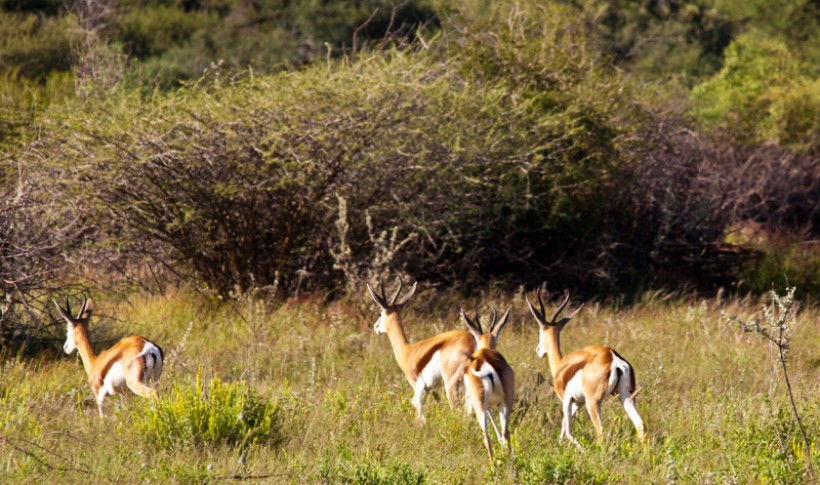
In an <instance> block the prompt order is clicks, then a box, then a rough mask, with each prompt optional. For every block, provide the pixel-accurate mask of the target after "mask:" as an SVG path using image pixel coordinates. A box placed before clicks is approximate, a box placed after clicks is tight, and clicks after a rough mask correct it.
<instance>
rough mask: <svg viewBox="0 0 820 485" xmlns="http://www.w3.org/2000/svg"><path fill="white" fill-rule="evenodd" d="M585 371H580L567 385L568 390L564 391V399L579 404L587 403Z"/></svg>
mask: <svg viewBox="0 0 820 485" xmlns="http://www.w3.org/2000/svg"><path fill="white" fill-rule="evenodd" d="M583 373H584V371H583V369H581V370H579V371H578V372H576V373H575V375H574V376H572V379H570V380H569V382H568V383H567V388H566V390H564V399H565V400H566V399H571V400H573V401H575V402H577V403H582V402H584V401H586V399H585V398H584V383H583V379H584V378H583Z"/></svg>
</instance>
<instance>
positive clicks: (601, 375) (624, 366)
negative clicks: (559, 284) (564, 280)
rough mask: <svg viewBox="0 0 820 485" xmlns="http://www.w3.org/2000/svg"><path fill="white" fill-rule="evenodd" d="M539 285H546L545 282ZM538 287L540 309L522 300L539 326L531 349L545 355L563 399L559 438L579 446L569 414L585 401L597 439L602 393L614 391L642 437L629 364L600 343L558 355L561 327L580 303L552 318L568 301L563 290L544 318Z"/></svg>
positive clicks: (599, 430)
mask: <svg viewBox="0 0 820 485" xmlns="http://www.w3.org/2000/svg"><path fill="white" fill-rule="evenodd" d="M541 288H546V283H545V284H544V285H542V287H541ZM541 288H539V289H538V290H536V293H535V294H536V295H537V296H538V305H539V306H540V309H541V310H540V311H538V310H536V309H535V307H534V306H533V305H532V303H530V300H529V299H528V298H527V299H526V300H527V305H528V306H529V307H530V312H532V316H534V317H535V320H536V321H537V322H538V326H539V331H538V347H537V348H536V350H535V351H536V353H537V354H538V357H541V358H543V357H544V356H545V355H546V356H547V358H548V361H549V366H550V372H551V373H552V383H553V388H554V389H555V393H556V394H557V395H558V397H559V398H560V399H561V401H562V403H563V410H564V419H563V421H562V424H561V437H560V439H563V438H564V435H566V436H567V438H569V440H570V441H572V442H573V443H574V444H575V446H577V447H579V448H580V447H581V445H580V444H579V443H578V441H577V440H576V439H575V438H574V437H573V436H572V430H571V427H572V418H573V417H574V416H575V412H576V411H577V410H578V406H580V405H581V404H583V403H586V406H587V412H588V413H589V417H590V419H592V425H593V426H595V432H596V433H597V435H598V438H599V439H600V438H601V436H602V432H601V417H600V410H599V406H600V404H601V401H603V400H604V398H605V397H606V396H608V395H610V394H614V393H615V392H616V391H617V392H618V395H619V396H620V398H621V404H623V406H624V410H625V411H626V415H627V416H628V417H629V419H630V420H631V421H632V424H634V425H635V429H636V430H637V431H638V438H640V439H641V440H643V438H644V434H645V431H644V425H643V421H642V420H641V417H640V415H639V414H638V410H637V408H636V407H635V400H634V396H635V394H637V392H636V390H635V372H634V371H633V370H632V366H631V365H630V364H629V362H627V361H626V359H624V358H623V357H621V355H620V354H618V353H617V352H615V350H613V349H612V348H610V347H605V346H603V345H590V346H589V347H584V348H582V349H579V350H576V351H574V352H572V353H570V354H569V355H567V356H562V354H561V345H560V336H561V330H563V328H564V326H565V325H566V324H567V323H568V322H569V321H570V319H572V317H574V316H575V315H576V314H577V313H578V312H579V311H581V308H583V307H584V305H583V304H581V306H579V307H578V308H576V309H575V311H574V312H572V314H571V315H570V316H568V317H564V318H562V319H561V320H558V321H556V319H557V318H558V315H559V314H560V313H561V311H562V310H563V309H564V307H565V306H566V305H567V302H568V301H569V291H566V292H565V296H564V299H563V301H562V302H561V304H560V305H559V306H558V310H556V311H555V314H553V315H552V319H551V320H550V321H547V320H546V319H545V318H544V302H543V300H542V299H541V291H540V290H541Z"/></svg>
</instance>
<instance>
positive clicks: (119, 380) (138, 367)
mask: <svg viewBox="0 0 820 485" xmlns="http://www.w3.org/2000/svg"><path fill="white" fill-rule="evenodd" d="M52 301H53V300H52ZM65 304H66V307H65V308H62V307H61V306H60V305H59V304H57V302H56V301H55V302H54V306H56V307H57V311H58V312H59V313H60V316H62V317H63V318H64V319H65V321H66V322H67V323H68V331H67V332H66V340H65V344H63V350H64V351H65V353H66V354H69V355H70V354H71V353H73V352H74V350H78V351H79V352H80V358H81V359H82V361H83V367H85V372H86V374H88V383H89V384H91V389H92V390H93V391H94V396H95V397H96V399H97V408H98V409H99V411H100V417H105V415H104V414H103V407H102V406H103V401H104V400H105V396H106V395H108V394H112V395H113V394H114V393H115V391H116V390H118V389H121V388H122V387H123V386H127V387H128V388H129V389H131V391H133V392H134V394H137V395H139V396H143V397H151V398H154V399H156V398H157V397H158V395H157V391H156V390H155V389H153V388H152V387H149V383H154V384H156V383H158V382H159V376H160V374H162V360H163V358H164V354H163V352H162V349H161V348H159V346H158V345H157V344H155V343H153V342H151V341H149V340H148V339H146V338H144V337H139V336H136V335H135V336H131V337H125V338H124V339H122V340H120V341H119V342H117V343H116V344H114V346H113V347H111V348H110V349H108V350H104V351H102V352H101V353H100V354H99V355H95V354H94V350H93V349H92V348H91V342H89V340H88V328H87V327H88V321H89V319H90V318H91V313H92V301H91V300H90V299H88V298H83V304H82V307H80V311H79V312H77V316H76V317H74V316H72V315H71V305H70V304H69V302H68V297H66V300H65Z"/></svg>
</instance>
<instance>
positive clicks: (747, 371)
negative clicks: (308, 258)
mask: <svg viewBox="0 0 820 485" xmlns="http://www.w3.org/2000/svg"><path fill="white" fill-rule="evenodd" d="M425 296H426V295H425V294H424V293H423V292H422V293H420V294H419V295H416V297H415V298H414V301H411V304H410V306H409V307H408V311H407V312H406V313H407V315H406V316H405V326H406V328H407V333H408V337H409V338H410V340H411V341H414V340H417V339H420V338H423V337H426V336H429V335H432V334H433V333H435V332H437V331H442V330H446V329H450V328H458V326H459V323H458V320H457V313H456V311H457V310H455V308H456V306H455V305H457V304H458V301H457V300H454V299H450V298H449V297H447V298H441V299H440V300H439V303H437V304H431V303H429V302H428V301H425ZM416 300H418V301H416ZM487 301H489V302H491V303H492V305H493V306H495V307H496V308H502V307H506V306H508V305H510V304H512V305H513V316H512V320H511V323H510V325H508V328H506V329H505V330H504V333H503V334H502V336H501V339H500V342H499V350H501V351H502V352H503V353H504V355H505V356H506V357H507V360H508V361H509V362H510V364H511V365H512V366H513V368H514V370H515V372H516V382H517V389H516V391H517V402H516V408H515V409H514V412H513V416H512V433H513V439H512V441H513V443H512V445H513V452H512V454H511V455H509V456H508V455H507V454H506V453H505V452H503V451H502V450H500V448H499V447H497V456H496V460H495V463H494V464H493V465H492V466H490V465H489V464H488V463H487V459H486V453H485V452H484V450H483V445H482V443H481V438H480V434H479V430H478V426H477V424H476V422H475V419H474V418H473V417H468V416H466V415H465V414H464V412H463V411H462V408H461V406H459V407H458V408H457V409H455V410H451V409H450V408H449V406H448V404H447V402H446V399H445V398H444V395H443V390H442V389H439V390H437V391H436V392H433V393H431V394H430V395H428V399H427V402H426V409H425V414H426V415H427V418H428V421H427V423H426V424H425V425H423V426H422V425H419V424H418V423H417V422H416V420H415V413H414V410H413V407H412V406H411V404H410V398H411V397H412V391H411V389H410V386H409V385H408V384H407V382H406V380H405V379H404V376H403V375H402V374H401V372H400V370H399V368H398V365H397V364H396V362H395V360H394V358H393V354H392V352H391V350H390V345H389V343H388V342H387V339H386V337H385V336H383V335H375V334H374V333H373V332H372V331H371V330H370V328H371V325H372V323H373V321H374V320H375V318H376V314H375V312H374V311H372V309H370V308H369V306H367V305H362V302H361V301H357V300H351V301H342V302H334V303H330V304H325V303H323V302H322V300H320V299H307V300H303V301H299V302H295V301H291V302H288V303H285V304H283V305H281V306H276V307H274V306H271V305H269V304H268V303H266V302H264V301H256V300H252V299H248V300H241V301H238V302H232V303H230V304H219V303H218V302H214V301H211V300H209V299H206V298H204V297H202V296H198V295H196V294H195V293H193V292H189V291H176V292H172V293H169V294H168V295H166V296H165V297H159V296H154V297H148V296H139V295H135V296H132V297H130V298H129V299H128V301H122V302H116V301H109V302H102V301H100V302H99V303H98V304H99V305H100V308H105V311H106V313H107V314H109V315H111V316H113V315H116V317H117V318H116V319H113V320H112V321H109V322H107V324H106V325H107V329H106V333H110V334H112V335H118V336H123V335H126V334H132V333H139V334H142V335H145V336H146V337H148V338H150V339H152V340H154V341H156V342H157V343H158V344H160V345H161V346H162V347H163V349H164V350H165V353H166V363H167V364H168V365H167V366H166V368H165V370H164V374H163V377H162V381H161V384H160V387H159V391H160V395H161V397H162V399H163V401H162V403H161V405H162V406H170V408H169V409H171V408H173V409H171V410H172V411H173V413H176V414H175V415H178V416H183V415H184V414H185V410H184V409H182V408H181V407H179V406H176V407H175V406H174V405H173V404H174V402H176V401H174V397H175V396H178V395H179V394H180V393H183V392H187V391H185V389H189V388H190V389H193V388H192V387H190V386H192V385H193V384H192V383H193V382H195V377H196V375H197V372H200V373H201V377H200V378H201V380H202V382H203V383H207V382H211V381H212V380H213V379H214V378H215V377H219V379H221V381H222V382H223V383H224V385H226V386H240V383H241V382H244V383H245V386H247V387H246V388H247V390H248V391H252V392H253V393H254V394H255V395H257V396H259V398H260V399H262V400H263V401H264V402H270V403H272V404H273V405H275V407H276V410H277V412H276V416H277V421H276V423H277V425H279V426H281V427H280V428H279V431H277V433H280V434H281V435H277V436H278V438H277V439H275V440H270V441H268V440H255V441H254V442H252V443H249V442H247V441H242V440H241V439H239V440H237V441H233V440H230V439H224V440H222V441H220V440H217V442H215V443H203V442H201V441H196V440H180V441H176V442H174V444H173V445H172V446H164V445H162V446H161V445H160V444H161V443H160V442H158V441H157V440H154V439H151V438H149V437H148V436H146V433H145V430H144V429H143V428H144V427H143V428H140V426H137V425H136V423H139V422H140V419H142V418H144V417H145V413H146V412H150V410H151V409H152V408H151V406H152V405H151V403H150V402H148V401H146V400H143V399H141V398H138V397H135V396H132V395H123V396H116V397H112V398H109V399H107V400H106V404H105V406H106V411H107V414H108V417H107V418H105V419H100V418H99V417H98V416H97V413H96V405H95V403H94V400H93V396H92V393H91V390H90V387H89V386H88V384H87V382H86V376H85V374H84V372H83V369H82V365H81V364H80V363H79V362H78V360H77V359H76V357H74V356H71V357H68V356H61V357H60V358H58V359H57V360H54V361H45V360H31V361H28V360H19V359H16V358H14V357H6V358H5V359H4V360H3V361H2V365H0V431H2V435H1V436H2V437H0V474H1V475H3V477H4V482H5V481H6V480H8V481H9V482H13V483H42V482H44V481H47V482H54V481H60V482H66V483H77V482H91V483H94V482H103V483H104V482H116V483H203V482H208V481H210V480H217V479H220V478H226V477H243V476H244V477H256V478H257V479H258V480H261V481H263V482H264V483H294V482H299V481H307V482H310V483H323V482H324V483H465V484H471V483H526V484H529V483H533V484H535V483H545V482H547V483H613V482H615V483H668V482H679V483H708V482H711V483H720V482H727V481H728V482H739V483H750V482H751V483H754V482H766V483H795V482H800V481H803V480H804V477H803V475H802V474H803V473H804V472H805V468H806V467H805V459H806V457H805V456H804V455H805V452H804V451H803V450H802V447H801V446H800V442H799V440H798V441H795V439H797V435H796V429H795V425H794V423H793V422H792V421H791V419H790V414H789V412H788V408H787V405H788V404H787V401H786V400H785V394H784V389H783V384H782V383H781V382H780V381H779V379H778V378H777V377H778V374H777V373H773V367H772V365H773V362H774V361H773V358H774V356H775V355H774V354H773V352H772V349H770V348H769V346H768V345H765V344H762V343H761V342H760V341H759V340H757V339H755V338H753V337H750V336H747V335H744V334H742V333H739V332H737V331H736V330H734V329H732V328H730V327H728V326H726V325H725V324H723V323H722V322H721V320H720V310H721V309H723V310H725V311H726V312H727V313H732V314H738V315H742V316H749V315H751V314H752V313H753V312H755V311H757V309H758V308H759V305H758V302H757V301H756V300H755V301H743V300H732V301H728V302H724V303H723V304H722V305H723V306H722V307H721V308H718V303H717V302H715V301H703V300H698V299H694V298H693V299H679V298H666V297H659V296H658V295H655V296H648V297H647V298H645V301H644V302H643V303H640V304H638V305H636V306H634V307H628V308H622V309H618V310H616V309H613V308H612V307H610V306H608V305H606V304H596V303H590V304H588V305H587V308H586V309H585V310H584V311H582V312H581V313H580V314H579V315H578V316H577V317H576V318H575V319H574V321H573V322H572V323H571V324H570V325H569V326H568V327H567V329H566V331H565V332H564V334H563V335H562V337H564V338H562V347H563V348H564V349H565V351H568V350H571V349H575V348H578V347H581V346H584V345H588V344H592V343H605V344H607V345H611V346H613V347H614V348H616V349H617V350H618V351H619V352H620V353H621V354H622V355H623V356H624V357H625V358H627V359H628V360H629V361H630V362H631V363H632V365H633V366H634V367H635V370H636V373H637V378H638V385H639V386H641V387H642V388H643V390H642V392H641V394H640V396H639V397H638V410H639V412H640V413H641V415H642V416H643V418H644V420H645V422H646V425H647V429H648V433H649V434H648V437H647V440H646V442H645V443H643V444H641V443H639V442H638V440H637V439H636V437H635V430H634V428H633V427H632V425H631V423H630V422H629V420H628V419H626V416H625V415H624V413H623V411H622V409H621V408H620V404H619V403H618V400H617V399H615V398H609V399H608V400H607V401H605V403H604V406H603V409H602V420H603V426H604V434H605V438H604V440H603V441H602V442H600V443H598V442H595V441H593V438H594V432H593V429H592V426H591V423H590V422H589V419H588V417H587V416H586V413H585V412H584V411H583V410H581V411H580V412H579V413H580V414H579V416H580V417H579V418H578V419H576V420H575V423H574V427H573V429H574V432H575V434H576V436H577V437H578V439H579V440H580V441H581V443H582V444H583V445H584V446H585V449H586V451H585V452H584V453H580V452H578V451H577V450H575V449H574V447H571V446H568V445H567V444H566V443H563V444H562V443H559V442H558V434H559V429H560V428H559V423H560V419H561V409H560V403H559V401H558V399H557V398H556V397H555V396H554V394H553V393H552V390H551V387H550V379H549V371H548V367H547V363H546V361H543V360H540V359H538V358H537V356H536V355H535V351H534V349H535V345H536V339H537V331H536V326H535V324H534V323H533V321H532V320H531V317H530V316H529V315H528V314H526V313H525V307H524V306H523V305H521V298H520V295H513V296H510V297H509V298H505V297H503V296H494V297H490V298H488V299H487ZM467 303H469V304H470V306H474V303H475V302H465V304H467ZM819 318H820V311H818V310H817V309H816V308H814V307H811V306H808V307H806V308H804V309H803V310H802V312H801V313H800V315H799V316H798V321H799V322H801V325H800V326H799V327H798V329H797V331H796V334H795V337H794V340H793V349H792V354H791V358H792V363H793V364H792V367H791V369H790V371H791V372H793V384H794V387H795V392H796V397H797V399H798V405H799V406H800V410H801V414H802V415H803V416H805V425H806V427H807V430H808V431H809V435H810V436H811V437H814V438H813V439H814V443H813V448H812V449H813V452H812V453H813V458H814V462H815V469H817V468H820V466H818V465H820V452H819V451H818V449H817V441H816V436H818V431H820V421H819V420H818V416H820V407H819V405H818V402H820V382H818V379H817V373H818V367H820V356H818V354H817V349H818V347H817V345H816V344H813V342H818V341H820V328H818V322H819V321H820V320H819ZM92 325H93V323H92ZM775 370H776V369H775ZM220 409H223V410H228V411H230V412H232V413H235V410H234V409H233V408H231V407H230V406H228V405H227V404H226V405H225V407H224V408H220ZM143 422H144V419H143ZM6 477H8V478H6Z"/></svg>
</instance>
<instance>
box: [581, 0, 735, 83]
mask: <svg viewBox="0 0 820 485" xmlns="http://www.w3.org/2000/svg"><path fill="white" fill-rule="evenodd" d="M572 3H573V4H576V5H577V8H579V10H580V11H581V13H582V15H584V16H585V17H586V24H587V26H588V29H589V30H590V33H591V35H592V36H593V38H594V39H595V44H596V46H597V47H598V49H600V50H601V51H602V52H603V53H604V54H605V55H607V56H610V57H612V59H613V60H614V61H615V62H616V63H618V64H619V65H622V66H626V67H628V68H629V69H630V70H632V71H634V72H637V73H639V74H643V75H649V76H654V77H656V78H657V77H664V76H680V77H683V78H684V80H688V79H689V78H695V79H697V78H699V77H703V76H707V75H710V74H712V73H714V72H715V71H717V70H718V69H719V68H720V66H721V62H722V57H723V50H724V49H725V48H726V46H728V45H729V43H730V42H731V40H732V37H733V36H734V34H735V32H736V30H738V28H739V26H738V25H737V23H735V22H732V21H731V20H730V18H728V17H727V15H726V14H724V13H723V12H722V11H721V10H720V9H718V8H715V2H714V1H712V0H684V1H675V2H647V1H635V0H618V1H599V0H593V1H575V2H572Z"/></svg>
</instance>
